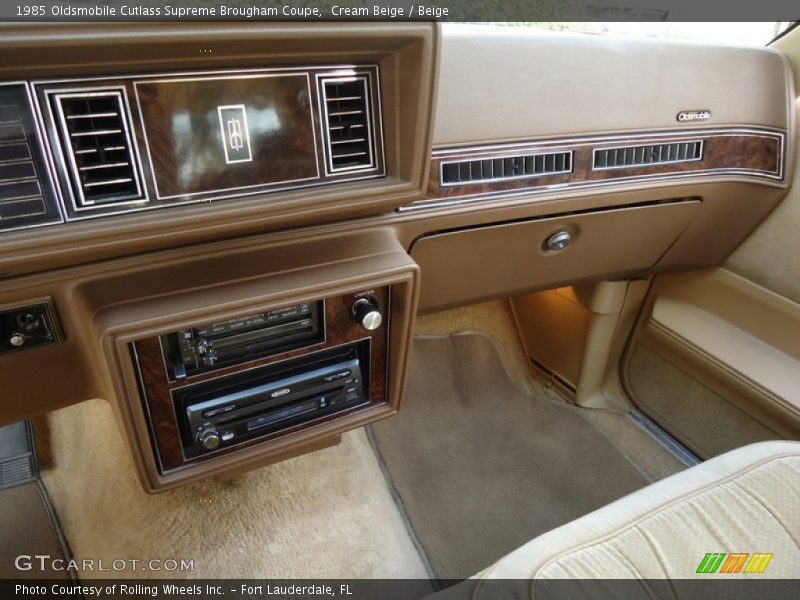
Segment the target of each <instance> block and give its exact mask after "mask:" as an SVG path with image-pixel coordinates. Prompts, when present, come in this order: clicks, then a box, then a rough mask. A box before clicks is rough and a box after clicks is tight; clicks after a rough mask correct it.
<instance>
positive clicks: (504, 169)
mask: <svg viewBox="0 0 800 600" xmlns="http://www.w3.org/2000/svg"><path fill="white" fill-rule="evenodd" d="M571 172H572V151H568V152H549V153H546V154H525V155H519V156H506V157H504V158H486V159H478V160H462V161H454V162H446V163H442V172H441V180H442V185H463V184H468V183H480V182H483V181H497V180H500V179H521V178H525V177H542V176H545V175H558V174H561V173H571Z"/></svg>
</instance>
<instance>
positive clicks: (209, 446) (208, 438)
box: [197, 427, 220, 450]
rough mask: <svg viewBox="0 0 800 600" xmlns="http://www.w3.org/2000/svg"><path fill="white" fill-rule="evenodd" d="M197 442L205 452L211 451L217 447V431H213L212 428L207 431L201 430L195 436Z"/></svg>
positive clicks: (218, 440)
mask: <svg viewBox="0 0 800 600" xmlns="http://www.w3.org/2000/svg"><path fill="white" fill-rule="evenodd" d="M197 441H199V442H200V443H201V444H203V447H204V448H205V449H206V450H213V449H214V448H216V447H217V446H219V442H220V439H219V431H217V430H216V429H214V428H213V427H209V428H208V429H203V430H202V431H201V432H200V433H198V434H197Z"/></svg>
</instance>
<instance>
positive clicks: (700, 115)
mask: <svg viewBox="0 0 800 600" xmlns="http://www.w3.org/2000/svg"><path fill="white" fill-rule="evenodd" d="M710 118H711V111H710V110H684V111H683V112H679V113H678V121H680V122H681V123H683V122H685V121H708V120H709V119H710Z"/></svg>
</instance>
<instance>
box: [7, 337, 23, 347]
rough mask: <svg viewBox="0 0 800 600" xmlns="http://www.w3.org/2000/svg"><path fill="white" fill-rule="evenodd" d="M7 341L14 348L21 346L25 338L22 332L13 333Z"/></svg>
mask: <svg viewBox="0 0 800 600" xmlns="http://www.w3.org/2000/svg"><path fill="white" fill-rule="evenodd" d="M8 341H9V343H10V344H11V345H12V346H14V348H21V347H22V346H24V345H25V342H26V341H27V339H26V338H25V334H23V333H14V334H12V335H11V338H10V339H9V340H8Z"/></svg>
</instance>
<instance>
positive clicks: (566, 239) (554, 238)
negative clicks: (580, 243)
mask: <svg viewBox="0 0 800 600" xmlns="http://www.w3.org/2000/svg"><path fill="white" fill-rule="evenodd" d="M571 241H572V236H571V235H570V233H569V231H559V232H557V233H554V234H553V235H551V236H550V237H549V238H547V240H546V241H545V247H546V248H547V249H548V250H550V252H558V251H559V250H563V249H564V248H566V247H567V246H569V244H570V242H571Z"/></svg>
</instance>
